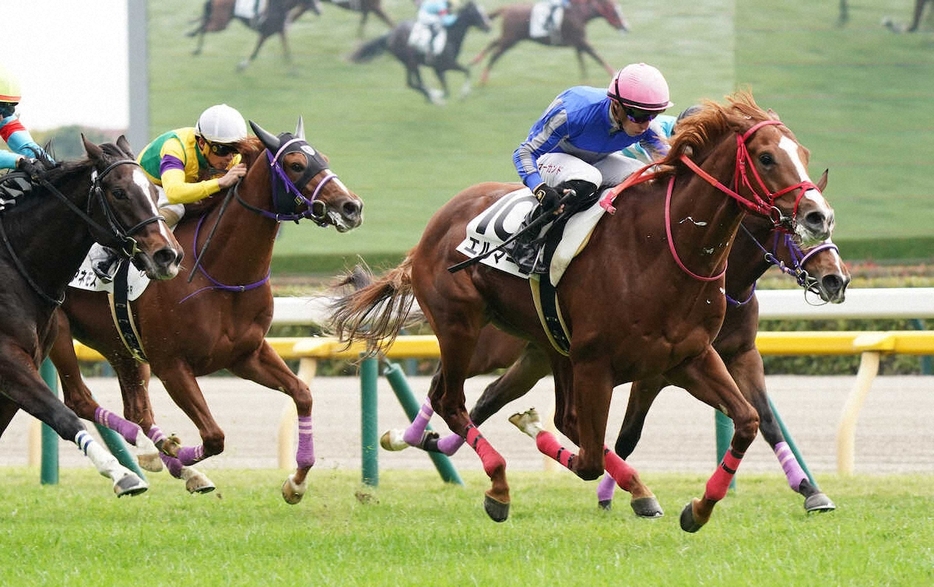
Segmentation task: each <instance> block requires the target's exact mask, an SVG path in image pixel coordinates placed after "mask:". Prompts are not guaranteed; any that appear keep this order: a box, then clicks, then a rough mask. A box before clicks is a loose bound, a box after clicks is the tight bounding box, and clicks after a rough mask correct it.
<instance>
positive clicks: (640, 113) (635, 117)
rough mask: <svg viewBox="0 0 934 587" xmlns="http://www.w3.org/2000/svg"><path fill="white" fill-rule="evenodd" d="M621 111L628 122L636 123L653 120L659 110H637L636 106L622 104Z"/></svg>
mask: <svg viewBox="0 0 934 587" xmlns="http://www.w3.org/2000/svg"><path fill="white" fill-rule="evenodd" d="M623 112H624V113H625V114H626V118H628V119H629V121H630V122H634V123H636V124H645V123H646V122H651V121H653V120H655V117H656V116H658V115H659V114H660V113H659V112H652V111H649V110H639V109H638V108H630V107H629V106H623Z"/></svg>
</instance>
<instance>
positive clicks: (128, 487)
mask: <svg viewBox="0 0 934 587" xmlns="http://www.w3.org/2000/svg"><path fill="white" fill-rule="evenodd" d="M147 489H149V484H148V483H146V482H145V481H143V480H142V479H140V478H139V477H138V476H137V475H136V473H132V472H128V473H127V474H126V475H124V476H123V477H121V478H120V479H118V480H117V481H116V482H115V483H114V493H116V494H117V497H123V496H124V495H130V496H133V495H139V494H140V493H145V492H146V490H147Z"/></svg>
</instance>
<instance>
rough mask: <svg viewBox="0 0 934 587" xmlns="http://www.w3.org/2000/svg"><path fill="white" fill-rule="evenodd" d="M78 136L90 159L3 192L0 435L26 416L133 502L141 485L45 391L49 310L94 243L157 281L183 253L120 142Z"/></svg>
mask: <svg viewBox="0 0 934 587" xmlns="http://www.w3.org/2000/svg"><path fill="white" fill-rule="evenodd" d="M81 138H82V140H83V142H84V149H85V151H86V152H87V158H85V159H81V160H77V161H66V162H64V163H61V164H58V165H56V166H54V167H52V168H51V169H48V170H47V171H45V172H44V173H43V174H42V175H40V176H39V177H38V178H36V183H35V185H34V186H33V187H32V189H31V190H29V189H25V190H24V193H22V194H18V195H17V196H16V197H10V196H9V194H10V192H9V191H8V190H6V189H4V190H3V196H4V197H3V206H2V208H3V210H2V212H0V237H2V240H3V245H4V246H3V248H2V249H0V284H2V285H0V300H2V302H0V303H2V306H3V313H2V316H0V349H2V350H0V433H2V432H3V431H4V430H6V428H7V426H8V425H9V423H10V420H11V419H12V418H13V416H14V415H15V414H16V412H17V411H18V410H20V409H22V410H25V411H26V412H28V413H29V414H31V415H33V416H35V417H36V418H38V419H39V420H41V421H42V422H44V423H46V424H47V425H48V426H49V427H51V428H52V429H53V430H54V431H55V432H56V433H57V434H58V435H59V436H60V437H61V438H62V439H64V440H67V441H69V442H74V443H75V444H76V445H78V448H80V449H81V450H82V451H84V454H85V455H87V456H88V458H90V459H91V461H92V462H93V463H94V466H95V467H97V470H98V471H99V472H100V473H101V474H102V475H104V476H105V477H109V478H110V479H111V480H112V481H113V483H114V485H113V489H114V492H115V493H116V494H117V496H118V497H119V496H123V495H136V494H138V493H142V492H144V491H146V489H147V488H148V484H147V483H146V482H145V481H144V480H143V479H140V477H139V476H137V475H136V474H135V473H133V472H132V471H130V470H129V469H127V468H125V467H123V466H122V465H120V463H119V462H117V459H116V458H114V456H113V455H111V454H110V453H109V452H107V451H106V449H104V448H103V447H101V445H100V444H98V443H97V441H95V440H94V439H93V438H92V437H91V436H90V435H89V434H88V432H87V430H86V429H85V427H84V425H83V424H82V423H81V421H80V420H79V419H78V416H77V415H75V413H74V412H73V411H72V410H70V409H68V408H67V407H66V406H65V404H63V403H62V402H61V401H60V400H59V399H58V398H57V397H55V393H53V392H52V390H50V389H49V387H48V385H46V383H45V381H44V380H43V378H42V377H41V376H40V374H39V368H40V365H41V364H42V361H43V360H44V359H45V357H46V355H47V354H48V352H49V347H50V346H51V345H52V340H53V338H54V337H55V320H54V313H55V312H56V309H57V308H58V307H59V305H60V304H61V303H62V301H63V299H64V297H65V289H66V286H67V285H68V282H69V281H70V280H71V278H72V277H73V276H74V275H75V272H76V271H77V270H78V267H79V266H80V265H81V261H82V260H83V259H84V257H85V256H86V255H87V253H88V250H89V249H90V248H91V245H92V244H93V243H94V242H95V241H96V242H99V243H101V244H104V245H107V246H110V247H113V248H114V249H115V250H117V251H120V253H121V254H122V255H123V256H125V257H127V258H130V259H132V261H133V263H134V264H135V265H136V266H138V267H139V268H140V269H141V270H142V271H145V272H146V274H147V275H148V276H149V277H150V278H152V279H157V280H161V279H171V278H173V277H175V276H176V275H177V274H178V266H179V262H180V261H181V258H182V250H181V247H180V246H179V244H178V242H176V240H175V238H174V237H173V235H172V232H171V231H170V230H169V229H168V227H167V226H166V225H165V219H164V218H162V217H161V216H159V214H158V212H157V210H156V190H155V187H154V186H153V185H152V183H150V181H149V180H148V179H147V178H146V176H145V175H144V174H143V172H142V170H141V169H140V168H139V165H138V164H137V163H136V161H135V160H134V158H133V153H132V152H131V151H130V146H129V143H128V142H127V141H126V139H125V138H124V137H122V136H121V137H120V138H119V139H118V140H117V142H116V144H111V143H105V144H103V145H96V144H94V143H92V142H90V141H88V140H87V139H85V138H84V136H82V137H81ZM16 181H25V180H22V174H14V173H10V174H8V175H6V176H4V178H3V185H4V186H8V185H10V183H11V182H16ZM108 313H109V312H108Z"/></svg>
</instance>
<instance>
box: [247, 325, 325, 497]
mask: <svg viewBox="0 0 934 587" xmlns="http://www.w3.org/2000/svg"><path fill="white" fill-rule="evenodd" d="M230 371H231V372H232V373H234V374H235V375H237V376H238V377H242V378H244V379H249V380H250V381H255V382H256V383H259V384H260V385H263V386H265V387H268V388H270V389H276V390H278V391H281V392H283V393H285V394H286V395H288V396H289V397H291V398H292V401H293V402H295V410H296V412H297V414H298V450H297V451H296V454H295V462H296V469H295V472H294V473H293V474H292V475H290V476H289V478H288V479H287V480H286V481H285V483H284V484H283V486H282V497H283V499H285V501H286V502H288V503H290V504H296V503H298V502H300V501H301V500H302V497H304V495H305V491H306V489H307V484H306V478H307V476H308V471H309V470H310V469H311V467H312V466H314V464H315V445H314V436H313V434H312V423H311V408H312V397H311V390H310V389H309V388H308V386H307V385H306V384H305V382H303V381H302V380H301V379H299V378H298V377H296V376H295V374H294V373H292V371H291V370H290V369H289V367H288V365H286V364H285V362H284V361H283V360H282V359H281V358H280V357H279V355H278V354H276V351H275V350H273V348H272V347H271V346H269V343H267V342H266V341H263V344H262V345H261V346H260V348H259V350H258V351H257V352H255V353H253V355H251V356H250V357H249V358H248V359H246V360H244V361H242V362H240V363H238V364H236V365H234V366H231V367H230Z"/></svg>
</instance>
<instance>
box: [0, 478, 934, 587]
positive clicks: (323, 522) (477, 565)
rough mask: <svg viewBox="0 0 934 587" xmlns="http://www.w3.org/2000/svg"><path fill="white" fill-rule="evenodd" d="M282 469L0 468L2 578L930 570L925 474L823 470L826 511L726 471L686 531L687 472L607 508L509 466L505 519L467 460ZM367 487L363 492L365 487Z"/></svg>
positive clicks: (502, 580)
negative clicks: (441, 465)
mask: <svg viewBox="0 0 934 587" xmlns="http://www.w3.org/2000/svg"><path fill="white" fill-rule="evenodd" d="M284 476H285V473H283V472H280V471H249V472H247V471H230V470H218V471H214V472H213V473H212V478H213V479H214V481H215V482H216V483H217V484H218V486H219V490H218V492H216V493H214V494H210V495H206V496H189V495H187V494H184V490H183V489H182V487H181V484H180V483H179V482H177V481H174V480H171V479H170V478H168V477H167V476H165V475H161V474H160V475H153V476H152V479H151V482H152V488H151V489H150V491H149V492H148V493H147V494H145V495H143V496H141V497H138V498H133V499H122V500H119V501H118V500H117V499H115V498H113V497H112V495H111V494H110V490H109V483H108V482H107V481H106V480H104V479H101V478H100V477H99V476H98V475H96V473H94V472H93V471H90V470H85V469H80V470H74V469H65V470H63V471H62V474H61V483H60V485H58V486H45V487H42V486H39V484H38V472H37V471H36V470H30V469H21V468H11V469H5V470H4V481H3V483H2V484H0V504H3V505H2V507H0V540H2V544H3V545H4V548H3V549H2V550H0V584H3V585H17V586H18V587H30V586H34V585H55V586H62V585H82V586H83V585H99V586H102V587H106V586H109V585H125V584H132V583H137V582H139V583H145V584H151V585H182V584H190V583H197V584H203V585H225V586H238V585H250V586H254V585H342V586H343V585H360V586H368V587H369V586H374V585H398V586H405V585H436V586H438V587H444V586H448V585H452V586H453V585H458V586H461V585H484V586H486V585H504V586H511V585H523V586H525V585H561V586H575V585H582V586H584V585H586V586H592V585H599V584H606V585H618V584H638V585H645V586H655V585H658V586H668V585H716V586H718V587H724V586H727V587H728V586H734V585H735V586H741V587H748V586H749V585H756V586H771V585H777V586H786V585H795V584H798V585H801V584H815V585H822V586H825V585H842V586H848V585H905V586H917V585H930V584H932V583H934V546H932V545H934V523H932V522H934V520H932V514H931V509H932V505H934V498H932V496H931V492H930V487H931V478H930V477H929V476H910V477H907V476H906V477H901V476H899V477H863V478H859V479H853V478H839V477H828V478H827V479H824V480H823V482H824V485H823V489H824V490H825V491H826V492H827V493H828V495H830V496H831V498H832V499H834V501H835V502H836V504H837V506H838V510H837V511H835V512H833V513H830V514H825V515H813V516H808V515H806V514H805V513H804V510H803V508H802V505H801V504H802V502H801V500H800V499H799V498H798V496H796V495H794V494H792V493H791V492H790V490H789V489H788V488H787V486H786V484H785V482H784V480H783V478H781V477H780V476H776V475H763V476H754V475H750V476H743V475H742V474H741V475H740V477H739V478H738V488H739V489H738V491H736V492H735V493H734V494H731V495H730V496H728V497H727V499H726V500H724V501H723V502H721V503H720V504H719V505H718V506H717V508H716V510H715V512H714V516H713V518H712V520H711V522H710V523H709V524H708V525H707V526H706V527H705V528H703V529H702V530H701V531H700V532H699V533H698V534H687V533H685V532H683V531H681V530H680V528H679V527H678V521H677V516H678V513H679V512H680V510H681V508H682V507H683V505H684V504H685V503H687V502H688V500H690V499H691V498H692V497H694V496H696V495H697V494H698V493H699V492H700V491H701V490H702V488H703V484H704V481H705V480H704V479H703V478H702V477H699V476H679V475H654V474H653V475H650V476H648V477H649V478H648V479H646V481H647V482H649V483H650V484H651V485H652V487H653V489H654V491H655V492H656V494H657V495H658V497H659V499H660V502H661V503H662V506H663V507H664V508H666V511H667V514H666V516H665V517H664V518H661V519H659V520H639V519H636V518H635V517H634V516H633V515H632V512H631V510H630V509H629V508H628V505H627V504H626V503H625V502H624V501H618V502H617V504H616V505H615V509H614V510H613V511H612V512H610V513H604V512H601V511H599V510H598V509H597V507H596V505H595V503H594V494H593V490H594V483H583V482H581V481H580V480H578V479H576V478H574V477H572V476H571V475H570V474H567V473H555V474H543V473H538V474H535V473H516V474H512V475H511V477H510V479H511V482H512V488H513V507H512V512H511V515H510V519H509V520H508V521H506V522H505V523H503V524H496V523H494V522H492V521H490V520H489V519H487V517H486V515H485V514H484V513H483V509H482V507H481V500H482V492H483V490H484V489H485V488H486V486H487V481H486V479H485V477H483V476H482V474H480V473H476V472H467V473H466V474H464V475H463V477H464V479H465V481H466V487H459V486H451V485H444V484H443V483H442V482H441V481H440V480H439V479H438V477H437V475H436V474H434V473H432V472H427V471H422V472H409V471H407V472H402V471H386V472H383V473H382V475H381V478H380V484H379V487H378V488H375V489H374V488H368V487H364V486H361V485H360V484H359V476H358V474H357V473H354V472H335V471H314V472H313V473H312V475H311V478H310V479H311V482H310V485H311V489H310V493H309V495H307V496H306V498H305V501H304V502H303V503H301V504H300V505H297V506H289V505H286V504H285V503H284V502H283V501H282V499H281V497H279V495H278V486H279V484H280V483H281V482H282V480H283V479H284ZM366 498H369V499H366Z"/></svg>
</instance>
